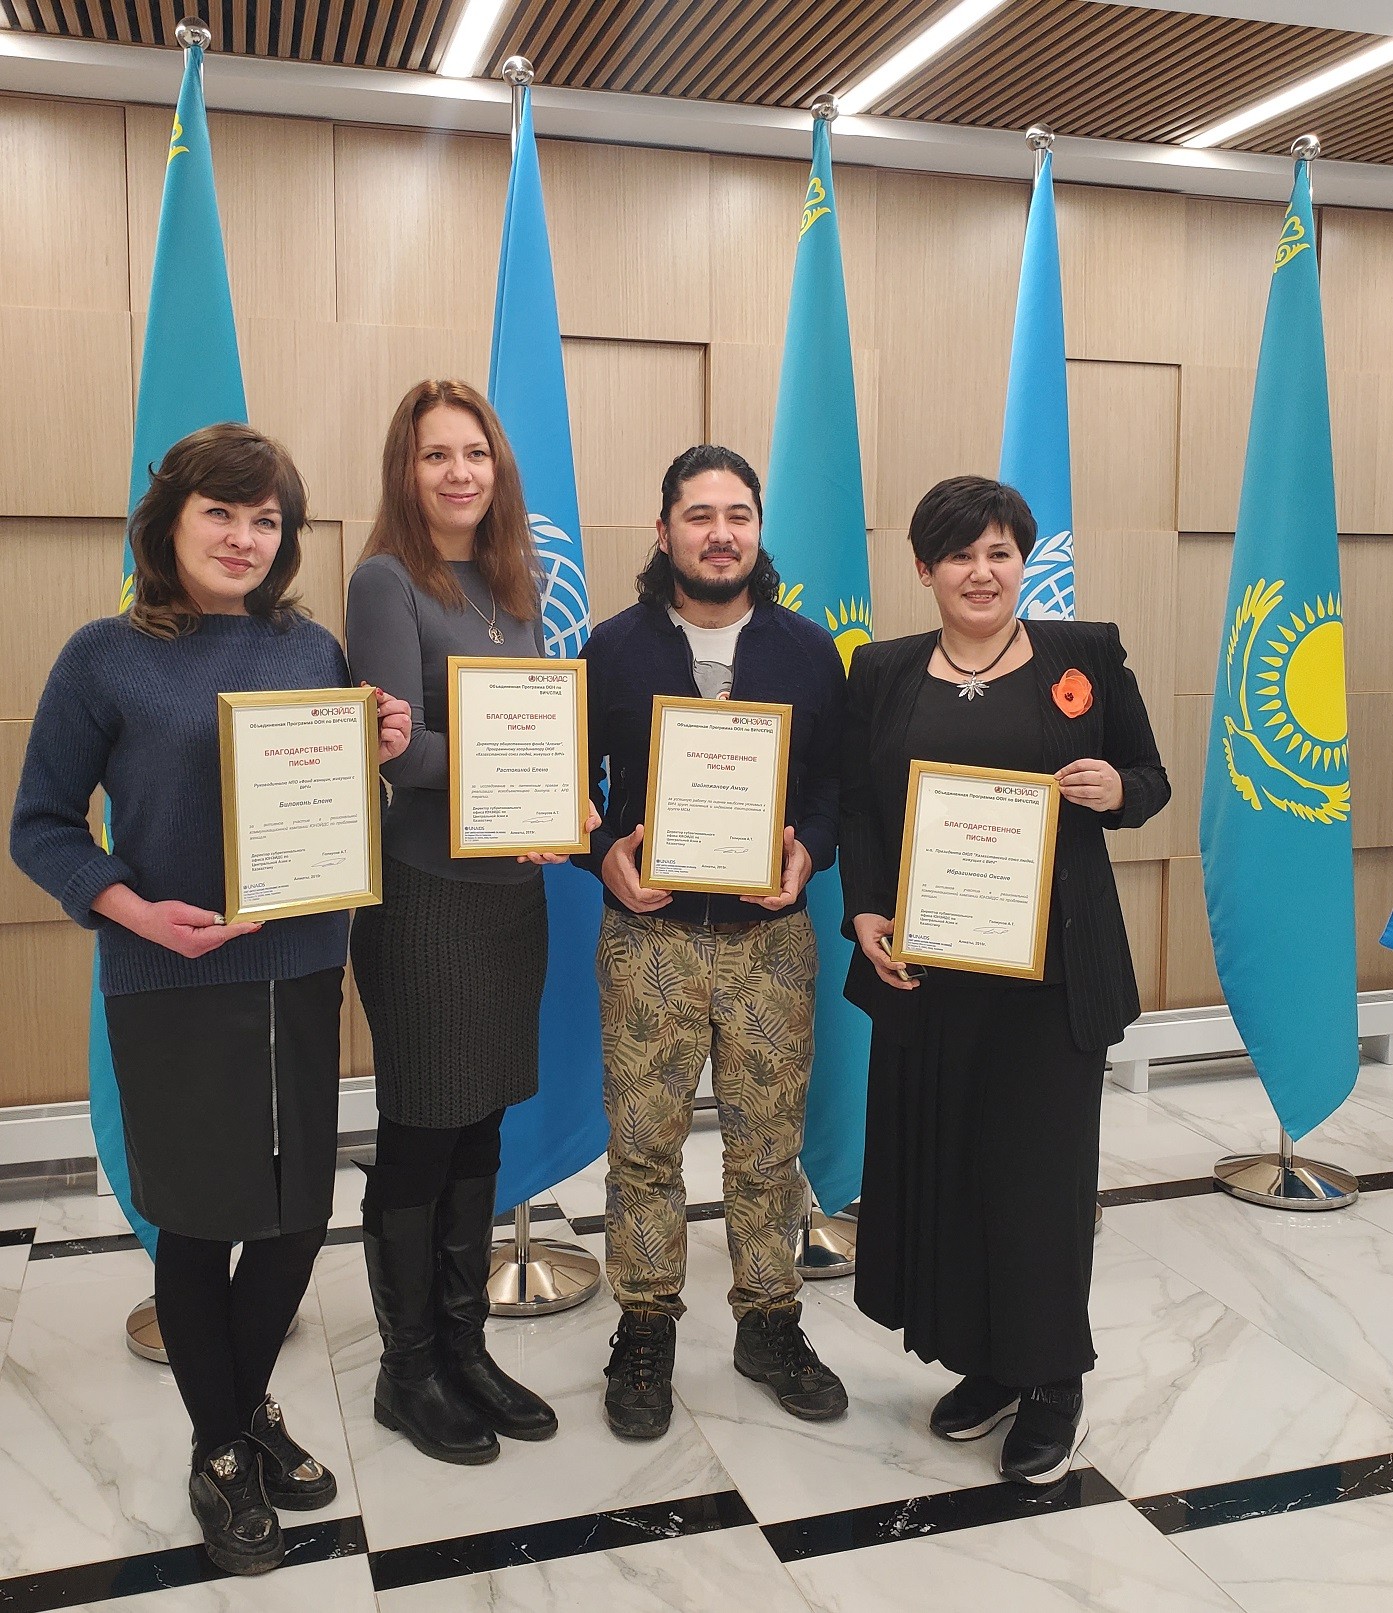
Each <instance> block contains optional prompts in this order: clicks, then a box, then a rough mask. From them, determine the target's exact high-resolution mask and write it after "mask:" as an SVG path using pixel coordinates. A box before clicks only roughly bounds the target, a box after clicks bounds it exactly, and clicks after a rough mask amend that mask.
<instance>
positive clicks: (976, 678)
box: [480, 611, 1021, 704]
mask: <svg viewBox="0 0 1393 1613" xmlns="http://www.w3.org/2000/svg"><path fill="white" fill-rule="evenodd" d="M482 614H483V612H482V611H481V612H480V615H482ZM1020 636H1021V624H1020V623H1019V622H1017V623H1016V631H1015V632H1014V633H1012V635H1011V636H1010V638H1008V639H1007V640H1006V649H1004V650H1002V652H1001V654H1000V655H998V656H997V658H996V661H988V662H987V664H986V666H984V667H980V668H979V669H978V670H977V671H976V672H973V671H970V670H969V669H968V668H967V667H965V666H959V665H958V663H957V662H956V661H955V660H954V659H953V657H952V656H951V655H949V653H948V651H947V650H945V649H944V648H943V635H942V634H941V633H940V634H939V636H938V653H939V654H940V655H941V656H942V657H943V659H944V660H945V661H946V662H947V663H948V665H949V666H950V667H952V669H953V670H954V672H960V673H961V674H962V675H963V677H965V678H966V679H967V682H966V683H964V684H962V685H961V686H960V687H959V689H958V699H959V700H963V699H966V700H967V702H968V703H969V704H971V703H972V701H974V700H975V699H976V698H977V696H978V695H979V694H986V692H987V689H988V688H989V687H990V685H988V684H986V683H984V682H983V681H982V674H983V673H984V672H990V671H991V669H992V668H993V667H994V666H995V665H996V664H997V661H1000V660H1002V658H1003V657H1004V656H1005V654H1006V650H1009V649H1010V648H1011V646H1012V645H1013V644H1014V643H1015V642H1016V640H1017V639H1018V638H1019V637H1020Z"/></svg>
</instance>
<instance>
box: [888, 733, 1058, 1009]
mask: <svg viewBox="0 0 1393 1613" xmlns="http://www.w3.org/2000/svg"><path fill="white" fill-rule="evenodd" d="M926 776H938V777H942V778H944V779H948V780H970V781H973V783H974V785H990V786H991V789H992V792H993V793H994V794H995V793H998V792H1001V791H1008V792H1009V791H1015V792H1018V795H1017V798H1018V799H1019V798H1020V796H1031V797H1034V798H1036V799H1037V800H1038V801H1039V802H1040V806H1041V809H1042V810H1041V815H1040V818H1039V821H1038V823H1037V824H1036V825H1035V826H1034V828H1035V838H1034V841H1033V843H1032V844H1031V845H1030V846H1029V847H1028V848H1027V847H1025V846H1022V847H1020V848H1018V849H1020V850H1027V849H1028V850H1029V853H1030V855H1031V856H1032V857H1033V858H1034V860H1035V878H1034V890H1033V903H1034V912H1035V922H1034V926H1033V930H1032V943H1031V956H1030V961H1029V963H1028V964H1025V965H1014V964H1011V963H1009V962H1004V961H1001V960H993V961H986V960H984V959H982V958H980V957H972V956H968V955H964V954H962V953H955V952H953V951H952V950H951V949H950V950H947V951H933V952H930V951H925V950H922V949H919V948H912V949H911V948H908V947H907V938H906V930H907V929H908V925H909V910H910V887H911V882H912V879H913V871H914V864H915V854H916V851H917V849H918V848H919V846H920V843H921V838H922V837H921V832H920V825H919V808H920V804H921V802H922V799H923V795H922V790H921V782H922V780H923V779H924V778H925V777H926ZM1058 825H1059V781H1058V780H1057V779H1056V778H1055V777H1054V776H1053V775H1052V774H1049V773H1015V772H1009V771H1005V770H1002V769H999V768H992V767H955V766H951V765H949V764H947V763H944V762H921V761H913V762H911V763H910V764H909V789H908V792H907V794H906V797H905V814H904V838H903V840H902V841H901V845H900V875H899V886H898V890H897V892H896V897H895V929H894V935H893V937H892V939H891V947H890V950H891V955H892V957H893V958H894V960H895V962H897V963H923V964H931V965H933V966H934V967H936V968H940V969H963V970H968V971H970V972H973V973H977V974H995V975H1003V976H1008V977H1010V978H1012V979H1017V980H1042V979H1043V978H1044V974H1045V943H1046V938H1047V936H1048V933H1049V919H1050V895H1051V891H1052V888H1053V876H1054V849H1055V837H1056V833H1057V831H1058ZM990 828H991V825H989V824H984V825H982V826H981V829H982V831H983V832H984V833H987V832H990ZM983 844H986V842H983ZM972 850H973V855H974V856H979V857H980V856H982V855H983V852H982V851H981V850H979V849H978V848H977V847H976V846H974V847H973V848H972ZM976 944H978V945H981V944H982V943H980V942H978V943H976Z"/></svg>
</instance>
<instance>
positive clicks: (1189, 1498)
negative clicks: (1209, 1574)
mask: <svg viewBox="0 0 1393 1613" xmlns="http://www.w3.org/2000/svg"><path fill="white" fill-rule="evenodd" d="M1390 1494H1393V1455H1388V1456H1365V1457H1360V1458H1357V1459H1356V1460H1354V1461H1349V1462H1331V1463H1329V1464H1328V1465H1327V1466H1325V1467H1307V1468H1302V1469H1300V1470H1299V1471H1297V1472H1294V1473H1269V1474H1266V1475H1265V1476H1263V1477H1262V1478H1256V1479H1235V1480H1234V1481H1233V1482H1232V1483H1230V1484H1206V1485H1203V1486H1202V1487H1200V1488H1199V1489H1195V1490H1180V1491H1177V1492H1176V1494H1174V1495H1153V1496H1148V1497H1146V1498H1145V1499H1144V1500H1141V1501H1133V1503H1132V1505H1133V1506H1134V1507H1135V1508H1136V1509H1137V1511H1138V1512H1140V1513H1141V1515H1142V1516H1143V1517H1144V1518H1146V1519H1147V1521H1148V1522H1149V1523H1151V1524H1153V1525H1154V1526H1155V1527H1156V1528H1157V1529H1159V1530H1160V1531H1161V1533H1162V1534H1163V1535H1181V1534H1185V1533H1186V1532H1187V1531H1189V1530H1191V1529H1212V1528H1214V1527H1215V1526H1216V1525H1218V1524H1223V1523H1241V1522H1243V1521H1244V1520H1245V1519H1248V1518H1272V1517H1277V1516H1279V1515H1281V1514H1283V1513H1287V1512H1304V1511H1305V1510H1306V1509H1307V1508H1308V1507H1327V1506H1330V1505H1331V1503H1332V1502H1335V1501H1361V1500H1363V1499H1364V1498H1365V1497H1367V1496H1371V1495H1390Z"/></svg>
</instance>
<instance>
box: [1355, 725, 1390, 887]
mask: <svg viewBox="0 0 1393 1613" xmlns="http://www.w3.org/2000/svg"><path fill="white" fill-rule="evenodd" d="M1349 789H1350V803H1351V823H1352V825H1353V828H1354V843H1355V845H1356V846H1393V694H1351V695H1350V696H1349ZM1389 907H1390V909H1393V892H1390V893H1389ZM1385 916H1386V915H1385Z"/></svg>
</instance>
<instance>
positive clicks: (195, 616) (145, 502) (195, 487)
mask: <svg viewBox="0 0 1393 1613" xmlns="http://www.w3.org/2000/svg"><path fill="white" fill-rule="evenodd" d="M195 495H197V496H198V497H201V498H215V499H225V500H226V501H227V503H229V504H253V505H256V504H262V503H265V502H266V501H267V500H268V499H270V498H271V497H272V496H274V497H275V499H276V501H277V502H278V503H279V504H280V507H281V544H280V548H279V549H277V551H276V558H275V559H274V560H273V561H272V562H271V569H270V570H269V571H268V572H267V573H266V576H265V577H264V578H263V579H262V581H261V582H260V584H259V585H258V586H257V587H256V588H254V589H253V590H252V591H251V593H249V594H248V595H247V598H246V606H247V614H248V615H249V616H263V617H266V618H267V619H268V620H270V621H273V622H275V623H276V624H277V625H278V626H283V627H289V626H291V625H292V624H293V623H294V622H296V621H298V620H299V619H300V618H301V617H303V616H304V615H305V614H307V613H306V612H305V611H304V609H303V608H302V607H301V605H300V602H299V600H298V599H296V598H295V597H294V596H293V595H292V594H291V593H290V591H289V590H290V585H291V583H293V582H294V581H295V576H296V573H297V572H298V571H299V569H300V533H301V532H302V531H303V530H304V529H305V527H306V526H307V525H308V524H309V495H308V494H307V492H306V491H305V483H304V479H303V478H302V477H301V475H300V472H299V471H298V470H296V468H295V461H294V460H293V459H291V457H290V455H289V453H288V452H287V451H286V450H285V449H284V448H283V447H282V446H281V445H280V443H278V442H274V441H272V439H271V438H270V437H263V436H262V435H261V433H260V432H259V431H253V430H252V428H251V427H250V426H246V425H242V424H241V423H240V422H238V421H234V420H227V421H224V422H223V423H222V424H221V425H217V426H204V428H203V429H202V430H201V431H195V432H192V433H191V434H190V435H189V436H187V437H183V438H181V439H180V440H179V441H178V442H176V443H175V444H174V446H173V447H172V448H171V449H170V450H169V452H168V453H167V454H166V455H165V456H164V458H163V459H162V460H161V461H160V465H159V469H158V470H156V469H155V468H154V467H153V466H152V467H151V469H150V486H149V488H148V489H147V491H146V494H145V497H144V498H142V499H141V501H140V503H139V504H137V505H136V507H135V510H134V512H133V514H132V515H131V519H130V525H129V528H128V533H129V536H130V541H131V553H132V554H133V555H134V556H135V578H134V597H133V599H132V602H131V607H130V613H129V620H130V624H131V626H132V627H134V628H137V629H139V631H140V632H142V633H148V634H149V635H150V636H151V637H152V638H165V639H169V638H178V637H179V636H180V635H181V634H184V633H191V632H193V631H194V629H195V628H196V627H197V626H198V624H199V621H200V619H201V618H202V615H203V612H202V611H201V610H200V609H199V608H198V606H197V605H196V604H195V603H194V602H193V600H191V599H190V598H189V597H188V595H187V594H186V593H185V592H184V587H183V584H182V583H181V582H180V580H179V567H178V564H177V563H176V561H175V558H174V528H175V527H176V526H177V525H178V523H179V516H180V515H181V514H182V512H183V509H184V506H185V505H186V504H187V503H188V501H189V500H190V499H191V498H193V497H194V496H195Z"/></svg>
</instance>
